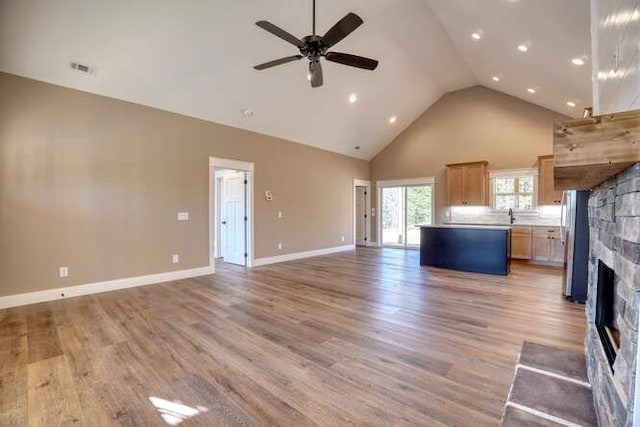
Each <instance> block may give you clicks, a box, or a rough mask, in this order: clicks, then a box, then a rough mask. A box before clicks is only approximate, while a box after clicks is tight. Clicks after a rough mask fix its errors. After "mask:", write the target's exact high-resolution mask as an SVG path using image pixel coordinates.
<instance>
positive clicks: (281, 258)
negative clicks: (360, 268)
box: [252, 245, 356, 267]
mask: <svg viewBox="0 0 640 427" xmlns="http://www.w3.org/2000/svg"><path fill="white" fill-rule="evenodd" d="M355 249H356V245H346V246H336V247H333V248H325V249H316V250H313V251H306V252H294V253H291V254H286V255H278V256H272V257H266V258H256V259H254V260H253V265H252V266H253V267H259V266H261V265H268V264H276V263H279V262H286V261H293V260H296V259H302V258H310V257H314V256H321V255H329V254H334V253H336V252H344V251H353V250H355Z"/></svg>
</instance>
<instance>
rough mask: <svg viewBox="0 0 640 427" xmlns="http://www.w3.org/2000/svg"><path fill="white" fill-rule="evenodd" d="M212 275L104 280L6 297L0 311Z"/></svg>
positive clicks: (201, 271) (196, 271)
mask: <svg viewBox="0 0 640 427" xmlns="http://www.w3.org/2000/svg"><path fill="white" fill-rule="evenodd" d="M213 273H214V267H213V266H208V267H200V268H192V269H189V270H178V271H169V272H166V273H157V274H149V275H146V276H137V277H127V278H124V279H115V280H106V281H104V282H95V283H87V284H84V285H75V286H67V287H62V288H57V289H46V290H43V291H36V292H28V293H24V294H16V295H7V296H4V297H0V309H3V308H10V307H18V306H22V305H28V304H37V303H40V302H47V301H54V300H59V299H66V298H73V297H79V296H83V295H92V294H98V293H102V292H109V291H116V290H119V289H127V288H135V287H138V286H146V285H153V284H156V283H163V282H170V281H173V280H180V279H188V278H191V277H197V276H206V275H208V274H213ZM63 294H64V296H62V295H63Z"/></svg>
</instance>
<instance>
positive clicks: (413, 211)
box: [378, 178, 434, 248]
mask: <svg viewBox="0 0 640 427" xmlns="http://www.w3.org/2000/svg"><path fill="white" fill-rule="evenodd" d="M378 186H379V193H378V201H379V204H380V205H379V211H380V216H379V218H380V220H379V224H378V231H379V233H378V235H379V236H380V244H381V245H382V246H391V247H400V248H418V247H419V246H420V227H419V226H420V225H432V224H433V212H434V209H433V208H434V206H433V199H434V191H433V186H434V181H433V178H429V179H416V180H406V181H387V182H384V181H381V182H379V183H378Z"/></svg>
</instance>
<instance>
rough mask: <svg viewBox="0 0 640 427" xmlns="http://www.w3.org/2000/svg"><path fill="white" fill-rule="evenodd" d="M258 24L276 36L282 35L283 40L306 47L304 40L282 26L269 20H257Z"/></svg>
mask: <svg viewBox="0 0 640 427" xmlns="http://www.w3.org/2000/svg"><path fill="white" fill-rule="evenodd" d="M256 25H257V26H258V27H260V28H262V29H263V30H265V31H268V32H270V33H271V34H273V35H274V36H276V37H280V38H281V39H282V40H284V41H287V42H289V43H291V44H292V45H294V46H297V47H299V48H300V47H304V42H303V41H302V40H300V39H299V38H297V37H296V36H294V35H291V34H289V33H288V32H286V31H285V30H283V29H282V28H280V27H278V26H276V25H273V24H272V23H271V22H269V21H258V22H256Z"/></svg>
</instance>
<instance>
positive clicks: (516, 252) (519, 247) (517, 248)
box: [511, 227, 533, 260]
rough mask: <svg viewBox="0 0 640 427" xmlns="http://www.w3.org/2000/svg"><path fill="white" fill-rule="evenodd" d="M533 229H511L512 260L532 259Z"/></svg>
mask: <svg viewBox="0 0 640 427" xmlns="http://www.w3.org/2000/svg"><path fill="white" fill-rule="evenodd" d="M532 233H533V232H532V229H531V227H512V228H511V258H513V259H526V260H529V259H531V238H532Z"/></svg>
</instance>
